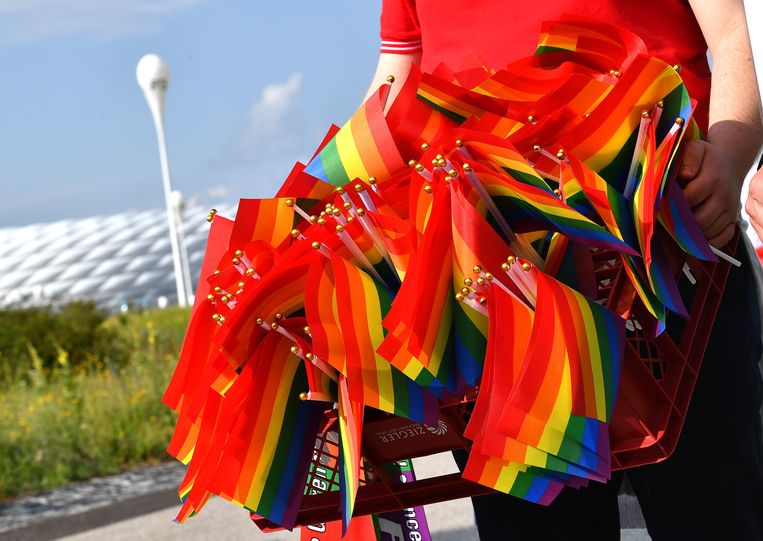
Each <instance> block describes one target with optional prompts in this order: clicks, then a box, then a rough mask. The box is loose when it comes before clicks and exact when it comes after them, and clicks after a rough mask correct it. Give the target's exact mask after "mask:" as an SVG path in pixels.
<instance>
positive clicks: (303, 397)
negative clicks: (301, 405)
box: [299, 391, 309, 402]
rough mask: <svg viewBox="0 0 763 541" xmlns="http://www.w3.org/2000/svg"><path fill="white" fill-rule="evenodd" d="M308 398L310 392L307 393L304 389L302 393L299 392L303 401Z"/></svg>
mask: <svg viewBox="0 0 763 541" xmlns="http://www.w3.org/2000/svg"><path fill="white" fill-rule="evenodd" d="M308 398H309V396H308V393H306V392H305V391H302V392H301V393H299V399H300V400H301V401H302V402H305V401H306V400H307V399H308Z"/></svg>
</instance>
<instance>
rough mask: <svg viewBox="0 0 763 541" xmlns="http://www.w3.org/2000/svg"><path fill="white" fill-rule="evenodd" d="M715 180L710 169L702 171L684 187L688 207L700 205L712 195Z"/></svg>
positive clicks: (716, 180)
mask: <svg viewBox="0 0 763 541" xmlns="http://www.w3.org/2000/svg"><path fill="white" fill-rule="evenodd" d="M717 182H718V179H717V178H716V177H715V176H713V171H712V170H708V171H703V172H702V173H700V174H699V175H698V176H696V177H694V178H693V179H692V180H690V181H689V183H688V184H687V185H686V186H685V187H684V189H683V192H684V197H685V198H686V202H687V203H689V206H690V207H696V206H697V205H700V204H701V203H702V202H704V201H705V200H707V199H708V198H709V197H710V196H711V195H712V193H713V191H714V188H715V186H716V184H717Z"/></svg>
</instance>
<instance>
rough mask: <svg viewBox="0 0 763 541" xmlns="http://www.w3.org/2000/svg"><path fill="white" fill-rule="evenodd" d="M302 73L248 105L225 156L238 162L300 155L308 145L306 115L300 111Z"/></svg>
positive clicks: (275, 85)
mask: <svg viewBox="0 0 763 541" xmlns="http://www.w3.org/2000/svg"><path fill="white" fill-rule="evenodd" d="M301 103H302V74H301V73H293V74H292V75H291V76H290V77H289V79H288V80H287V81H286V82H283V83H272V84H269V85H267V86H265V88H263V89H262V94H261V95H260V97H259V98H257V100H255V102H254V103H253V104H252V106H251V107H250V108H249V112H248V113H247V116H246V123H245V125H244V127H243V129H242V130H241V132H240V133H239V135H238V136H237V137H236V140H235V142H234V143H233V145H231V148H230V149H228V151H226V152H225V153H224V154H225V159H226V160H232V161H233V162H235V163H238V164H242V163H250V164H253V163H261V162H263V161H268V160H274V159H283V158H285V157H292V156H294V158H295V159H296V158H298V157H299V156H297V155H296V154H298V153H299V152H300V151H302V150H304V146H305V129H304V123H305V117H304V114H303V112H302V110H301V107H300V106H301Z"/></svg>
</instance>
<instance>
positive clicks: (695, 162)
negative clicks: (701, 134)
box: [678, 139, 707, 181]
mask: <svg viewBox="0 0 763 541" xmlns="http://www.w3.org/2000/svg"><path fill="white" fill-rule="evenodd" d="M706 144H707V143H705V142H704V141H697V140H694V139H693V140H691V141H687V142H686V144H685V145H684V153H683V156H682V158H681V165H680V167H679V168H678V178H679V179H681V180H685V181H686V180H691V179H693V178H694V177H696V176H697V174H698V173H699V171H700V169H701V168H702V161H703V160H704V158H705V146H706Z"/></svg>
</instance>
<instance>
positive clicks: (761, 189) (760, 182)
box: [744, 169, 763, 241]
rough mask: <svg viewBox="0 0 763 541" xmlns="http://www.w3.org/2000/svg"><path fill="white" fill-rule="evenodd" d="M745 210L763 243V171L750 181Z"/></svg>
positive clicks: (760, 170) (759, 171)
mask: <svg viewBox="0 0 763 541" xmlns="http://www.w3.org/2000/svg"><path fill="white" fill-rule="evenodd" d="M744 209H745V210H746V211H747V214H749V215H750V223H751V224H752V227H753V229H755V232H756V233H757V234H758V238H759V239H760V240H761V241H763V169H758V172H757V173H755V175H753V177H752V180H751V181H750V193H749V195H748V196H747V201H746V202H745V205H744Z"/></svg>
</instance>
